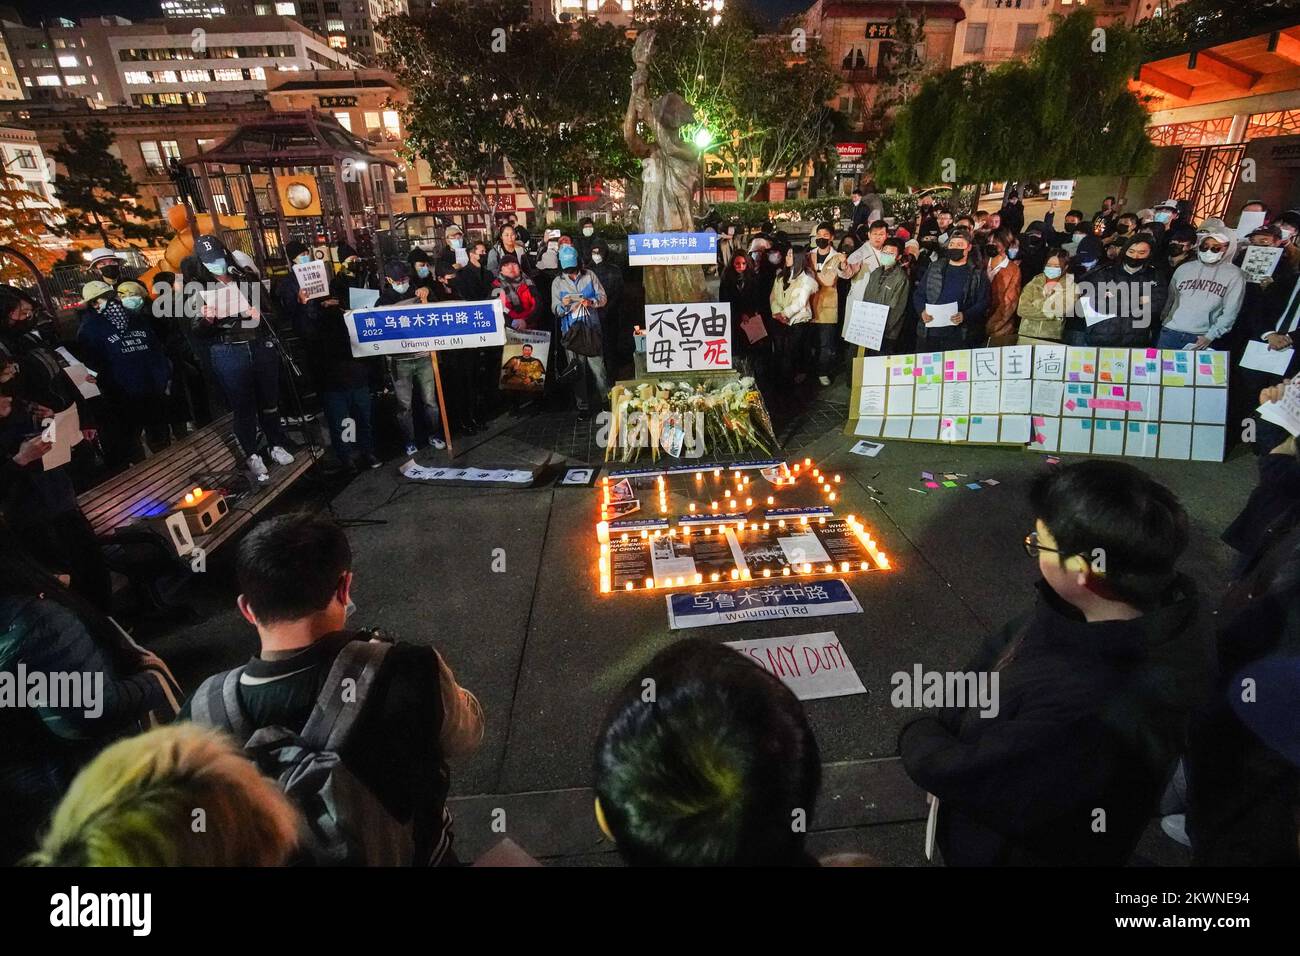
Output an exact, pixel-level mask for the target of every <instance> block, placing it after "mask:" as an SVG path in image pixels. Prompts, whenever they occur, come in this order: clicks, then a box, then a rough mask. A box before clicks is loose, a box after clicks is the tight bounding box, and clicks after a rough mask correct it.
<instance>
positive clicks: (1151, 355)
mask: <svg viewBox="0 0 1300 956" xmlns="http://www.w3.org/2000/svg"><path fill="white" fill-rule="evenodd" d="M1159 354H1160V353H1159V351H1158V350H1156V349H1147V358H1149V359H1150V358H1155V357H1156V356H1157V355H1159Z"/></svg>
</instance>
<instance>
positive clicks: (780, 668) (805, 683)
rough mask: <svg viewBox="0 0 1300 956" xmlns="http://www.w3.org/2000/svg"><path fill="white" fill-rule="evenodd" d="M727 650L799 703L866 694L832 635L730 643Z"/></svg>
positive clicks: (841, 647)
mask: <svg viewBox="0 0 1300 956" xmlns="http://www.w3.org/2000/svg"><path fill="white" fill-rule="evenodd" d="M727 646H728V647H730V648H734V649H735V650H736V651H738V652H740V653H741V654H743V655H744V656H745V657H748V658H749V659H750V660H751V661H753V662H754V663H755V664H757V665H758V666H759V667H761V668H763V670H765V671H767V672H768V673H769V674H771V675H772V676H773V677H776V678H777V679H778V680H780V681H781V683H783V684H785V686H786V687H788V688H790V690H792V691H794V695H795V696H796V697H798V698H799V699H800V700H821V699H822V698H825V697H848V696H849V695H851V694H865V693H866V692H867V689H866V688H865V687H863V686H862V679H861V678H859V677H858V672H857V671H856V670H854V669H853V664H852V662H851V661H850V660H849V655H848V653H847V652H846V651H845V650H844V647H843V646H842V645H841V644H840V640H839V638H838V637H836V636H835V632H834V631H821V632H819V633H817V634H796V635H795V636H793V637H764V638H758V639H756V640H749V641H732V642H728V644H727Z"/></svg>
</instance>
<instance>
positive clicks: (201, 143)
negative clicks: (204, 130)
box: [194, 139, 216, 153]
mask: <svg viewBox="0 0 1300 956" xmlns="http://www.w3.org/2000/svg"><path fill="white" fill-rule="evenodd" d="M215 142H216V140H215V139H196V140H195V141H194V145H195V146H197V147H198V149H199V152H200V153H206V152H207V151H208V150H210V149H211V148H212V144H213V143H215Z"/></svg>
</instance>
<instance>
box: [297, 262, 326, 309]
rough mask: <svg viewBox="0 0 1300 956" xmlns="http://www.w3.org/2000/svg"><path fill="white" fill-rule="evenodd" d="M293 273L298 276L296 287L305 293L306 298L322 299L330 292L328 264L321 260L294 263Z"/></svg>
mask: <svg viewBox="0 0 1300 956" xmlns="http://www.w3.org/2000/svg"><path fill="white" fill-rule="evenodd" d="M293 274H294V275H296V276H297V277H298V288H300V289H302V290H303V291H304V292H306V293H307V298H309V299H323V298H325V297H326V296H327V295H329V294H330V272H329V266H327V265H325V263H324V262H322V261H321V260H319V259H313V260H312V261H311V262H306V263H295V264H294V267H293Z"/></svg>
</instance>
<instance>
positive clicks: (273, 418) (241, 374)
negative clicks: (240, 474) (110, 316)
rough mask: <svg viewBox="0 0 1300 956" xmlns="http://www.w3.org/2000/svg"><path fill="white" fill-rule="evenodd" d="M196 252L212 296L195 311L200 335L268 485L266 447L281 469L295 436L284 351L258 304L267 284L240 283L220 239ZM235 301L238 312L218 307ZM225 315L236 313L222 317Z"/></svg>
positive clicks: (201, 241)
mask: <svg viewBox="0 0 1300 956" xmlns="http://www.w3.org/2000/svg"><path fill="white" fill-rule="evenodd" d="M194 251H195V255H196V257H197V258H198V261H199V264H200V265H199V270H200V275H199V280H198V281H199V283H201V285H202V288H201V292H202V293H207V294H206V295H201V299H202V304H201V305H200V306H199V308H197V309H195V310H194V312H195V313H197V315H195V319H194V334H195V335H196V336H198V337H199V338H204V339H208V340H209V341H211V342H212V348H211V360H212V372H213V375H214V376H215V377H216V379H217V384H218V385H219V386H220V388H221V391H222V393H223V395H224V396H225V399H226V404H227V405H229V406H230V410H231V411H232V412H233V413H234V418H235V440H236V441H237V442H238V443H239V446H240V449H241V450H242V452H243V454H244V456H245V461H246V462H247V464H248V470H249V472H250V473H251V474H252V476H253V478H254V479H256V480H257V481H266V480H268V478H269V477H270V475H269V472H268V471H267V470H266V463H265V462H264V461H263V459H262V455H261V452H262V450H263V449H264V448H265V449H268V451H269V454H270V457H271V460H272V461H274V462H275V463H276V464H277V465H287V464H289V463H291V462H292V461H293V455H291V454H290V453H289V452H288V450H287V449H286V448H285V446H286V445H288V444H289V436H288V435H286V434H285V431H284V428H283V426H281V424H280V353H279V350H278V349H277V348H276V345H275V341H274V340H273V339H272V338H271V337H270V336H269V335H268V334H267V331H266V328H265V327H264V326H265V323H264V321H263V319H264V316H263V314H262V310H261V309H260V308H259V307H258V306H257V305H256V304H255V303H256V302H257V301H259V300H260V298H261V296H260V291H261V285H260V283H256V282H250V283H244V282H241V283H238V284H236V282H235V280H234V277H233V276H232V275H231V261H232V259H231V255H230V252H229V250H227V249H226V246H225V244H224V243H223V242H222V241H221V240H220V239H218V238H217V237H216V236H212V235H203V236H199V237H198V238H197V239H196V240H194ZM245 288H246V289H247V294H245V292H244V289H245ZM232 298H234V299H235V301H238V302H239V303H240V305H239V307H238V308H237V309H230V310H226V309H222V308H218V305H217V303H220V302H226V301H230V300H231V299H232ZM250 299H251V300H253V301H252V302H250V301H249V300H250ZM223 311H228V313H231V314H225V315H222V314H220V313H221V312H223ZM187 314H190V313H188V312H187Z"/></svg>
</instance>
